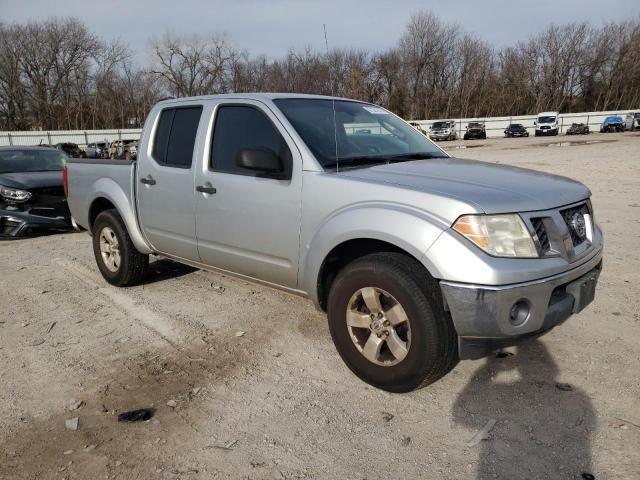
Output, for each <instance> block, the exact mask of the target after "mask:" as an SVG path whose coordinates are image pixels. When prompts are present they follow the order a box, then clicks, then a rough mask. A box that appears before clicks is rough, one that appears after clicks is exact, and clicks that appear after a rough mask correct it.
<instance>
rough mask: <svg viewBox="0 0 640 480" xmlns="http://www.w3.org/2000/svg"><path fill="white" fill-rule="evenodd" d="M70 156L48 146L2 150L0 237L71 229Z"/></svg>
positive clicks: (0, 167)
mask: <svg viewBox="0 0 640 480" xmlns="http://www.w3.org/2000/svg"><path fill="white" fill-rule="evenodd" d="M67 159H68V157H67V156H66V155H65V154H64V153H63V152H61V151H59V150H53V149H50V148H44V147H0V237H4V238H7V237H19V236H25V235H32V234H36V233H39V232H42V231H46V230H60V231H64V230H71V229H73V228H74V227H73V223H74V222H73V220H72V218H71V213H70V212H69V207H68V206H67V199H66V197H65V193H64V184H63V170H64V166H65V163H66V160H67Z"/></svg>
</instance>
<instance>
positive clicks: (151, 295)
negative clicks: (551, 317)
mask: <svg viewBox="0 0 640 480" xmlns="http://www.w3.org/2000/svg"><path fill="white" fill-rule="evenodd" d="M587 139H588V140H589V141H593V142H595V141H597V143H590V144H567V145H561V146H557V145H553V144H557V143H558V142H560V141H562V142H565V141H575V142H583V141H585V140H587ZM549 144H551V145H549ZM442 145H443V146H445V147H446V148H448V149H451V151H453V152H454V154H455V155H456V156H459V157H468V158H476V159H481V160H486V161H493V162H498V163H504V164H513V165H519V166H524V167H529V168H533V169H537V170H543V171H547V172H552V173H557V174H562V175H568V176H571V177H574V178H576V179H578V180H580V181H583V182H584V183H586V184H587V185H588V186H589V187H590V188H591V189H592V191H593V203H594V207H595V209H596V220H597V221H598V223H599V224H600V225H601V226H602V228H603V229H604V232H605V235H606V255H605V256H606V258H605V261H604V266H605V268H604V272H603V274H602V276H601V277H600V285H599V290H598V292H597V296H596V301H595V303H594V304H593V305H591V306H590V307H589V308H588V309H587V310H586V311H584V312H583V313H581V314H580V315H578V316H575V317H573V318H572V319H570V320H569V321H568V322H567V323H566V324H564V325H563V326H562V327H559V328H557V329H556V330H554V331H553V332H551V333H550V334H548V335H546V336H544V337H543V338H542V339H540V340H538V341H533V342H529V343H526V344H523V345H522V346H520V347H517V348H511V349H509V351H510V352H511V353H514V354H515V355H513V356H506V357H503V358H490V359H487V360H480V361H473V362H471V361H468V362H462V363H460V364H459V365H458V367H457V368H456V369H455V370H454V371H453V372H452V373H451V374H449V375H448V376H447V377H445V378H444V379H442V380H441V381H439V382H437V383H436V384H434V385H432V386H430V387H427V388H425V389H422V390H419V391H416V392H413V393H410V394H404V395H394V394H389V393H386V392H382V391H379V390H376V389H374V388H371V387H369V386H367V385H366V384H364V383H362V382H361V381H359V380H358V379H357V378H356V377H354V376H353V375H352V374H351V373H350V372H349V371H348V370H347V368H346V367H345V366H344V365H343V364H342V362H341V360H340V359H339V357H338V355H337V353H336V352H335V350H334V348H333V345H332V343H331V339H330V336H329V332H328V329H327V323H326V320H325V317H324V316H323V315H322V314H320V313H318V312H317V311H316V310H315V309H314V308H313V306H312V305H311V304H310V303H309V302H308V301H306V300H303V299H301V298H298V297H295V296H291V295H288V294H286V293H283V292H280V291H276V290H272V289H270V288H267V287H263V286H258V285H254V284H250V283H247V282H245V281H243V280H238V279H235V278H230V277H228V276H224V275H220V274H214V273H208V272H202V271H197V270H194V269H191V268H188V267H184V266H180V265H177V264H175V263H172V262H169V261H166V260H158V261H156V262H154V263H153V264H152V266H153V269H154V271H155V273H153V274H152V275H150V277H149V279H148V281H147V283H146V284H144V285H141V286H138V287H135V288H128V289H116V288H114V287H110V286H108V285H107V284H106V283H105V282H104V281H103V280H102V278H101V277H100V275H99V273H98V271H97V268H96V267H95V264H94V260H93V257H92V252H91V246H90V238H89V237H88V235H86V234H82V233H79V234H76V233H74V234H64V235H49V236H41V237H38V238H32V239H24V240H16V241H5V242H0V386H1V388H0V431H1V432H2V433H1V434H0V478H2V479H9V478H11V479H17V478H24V479H32V478H60V479H62V478H65V479H97V478H108V479H116V478H118V479H129V478H132V479H133V478H139V479H147V478H149V479H151V478H154V479H155V478H157V479H178V478H182V479H209V478H256V479H260V478H265V479H271V478H276V479H278V478H286V479H291V478H340V479H344V478H349V479H363V478H368V479H375V478H385V477H393V478H434V479H435V478H438V479H474V478H477V479H485V478H499V479H563V478H567V479H580V478H591V477H589V476H583V473H591V474H592V475H593V476H594V477H593V478H596V479H616V480H619V479H636V480H637V479H638V478H640V448H639V447H640V406H639V401H640V371H639V369H638V365H640V362H639V360H640V346H639V342H638V340H639V339H640V314H639V313H638V312H640V300H639V295H638V293H639V289H638V285H639V284H640V268H639V267H640V262H639V256H640V250H639V249H638V239H639V238H640V220H639V214H640V195H639V194H638V192H639V191H640V169H638V161H639V155H638V153H639V152H640V150H639V147H640V135H639V134H633V133H626V134H609V135H600V134H592V135H590V136H589V137H562V138H560V137H557V138H552V139H549V138H529V139H499V140H488V141H468V142H452V143H448V144H442ZM461 146H466V147H474V148H465V149H464V150H463V149H458V147H461ZM557 383H566V384H569V385H570V389H565V390H562V389H559V388H558V387H557ZM79 402H82V403H81V404H80V406H79V407H78V403H79ZM74 403H75V405H72V404H74ZM74 407H78V408H76V409H73V408H74ZM141 407H150V408H154V409H155V416H154V417H153V419H152V420H150V421H148V422H144V423H131V424H125V423H119V422H118V421H117V414H118V413H120V412H122V411H125V410H129V409H134V408H141ZM75 417H77V418H78V419H79V420H78V428H77V430H75V431H73V430H69V429H67V428H65V421H66V420H70V419H73V418H75ZM491 419H495V420H497V422H496V424H495V426H494V427H493V429H492V431H491V432H490V434H489V435H488V439H486V440H483V441H481V442H479V443H478V444H477V445H474V446H468V445H467V443H468V442H469V440H470V439H471V438H472V437H473V436H474V435H475V434H476V433H477V432H478V431H479V430H481V429H482V428H483V427H484V426H485V425H486V424H487V422H488V421H490V420H491Z"/></svg>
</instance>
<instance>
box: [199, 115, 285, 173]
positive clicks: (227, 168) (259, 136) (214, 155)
mask: <svg viewBox="0 0 640 480" xmlns="http://www.w3.org/2000/svg"><path fill="white" fill-rule="evenodd" d="M242 150H271V151H272V152H273V153H275V154H276V156H278V157H279V158H280V159H281V161H282V163H283V165H284V168H285V170H288V169H290V166H291V152H290V150H289V147H288V146H287V144H286V142H285V141H284V139H283V138H282V135H280V132H278V130H277V129H276V128H275V126H274V125H273V124H272V123H271V121H270V120H269V119H268V118H267V116H266V115H265V114H264V113H262V112H261V111H260V110H258V109H257V108H255V107H251V106H246V105H223V106H220V107H219V108H218V110H217V113H216V121H215V126H214V130H213V145H212V148H211V163H210V168H211V169H212V170H214V171H218V172H227V173H237V174H242V175H255V172H253V171H251V170H247V169H245V168H243V167H241V166H240V165H239V164H238V157H239V154H240V152H241V151H242Z"/></svg>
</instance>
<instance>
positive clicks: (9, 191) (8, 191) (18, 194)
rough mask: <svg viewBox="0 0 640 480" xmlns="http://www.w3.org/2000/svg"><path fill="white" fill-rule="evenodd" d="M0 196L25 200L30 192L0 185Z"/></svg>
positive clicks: (17, 200)
mask: <svg viewBox="0 0 640 480" xmlns="http://www.w3.org/2000/svg"><path fill="white" fill-rule="evenodd" d="M0 196H2V198H4V199H6V200H13V201H14V202H26V201H27V200H29V199H30V198H31V192H27V191H25V190H18V189H17V188H9V187H3V186H2V185H0Z"/></svg>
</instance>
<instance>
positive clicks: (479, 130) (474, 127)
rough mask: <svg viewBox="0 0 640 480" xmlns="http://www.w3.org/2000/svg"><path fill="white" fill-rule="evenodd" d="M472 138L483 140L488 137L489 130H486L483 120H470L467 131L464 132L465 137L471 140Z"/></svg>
mask: <svg viewBox="0 0 640 480" xmlns="http://www.w3.org/2000/svg"><path fill="white" fill-rule="evenodd" d="M472 138H479V139H481V140H484V139H486V138H487V131H486V130H485V127H484V123H483V122H469V125H467V131H466V132H465V133H464V139H465V140H470V139H472Z"/></svg>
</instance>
